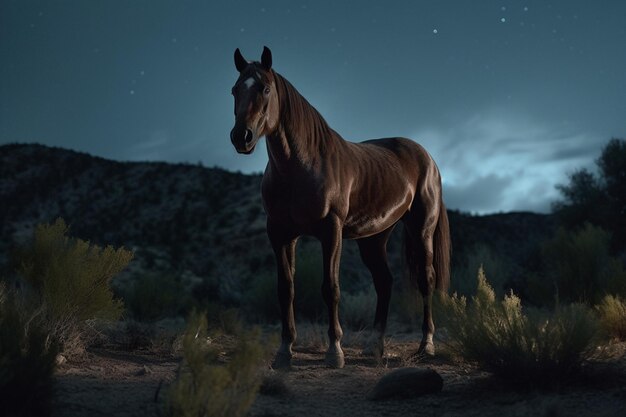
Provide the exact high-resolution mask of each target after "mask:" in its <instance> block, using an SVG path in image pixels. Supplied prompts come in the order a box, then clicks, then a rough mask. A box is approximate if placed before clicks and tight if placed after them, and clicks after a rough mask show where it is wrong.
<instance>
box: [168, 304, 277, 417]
mask: <svg viewBox="0 0 626 417" xmlns="http://www.w3.org/2000/svg"><path fill="white" fill-rule="evenodd" d="M235 327H238V326H235ZM215 337H216V334H213V335H209V330H208V324H207V318H206V316H205V315H202V314H196V313H193V314H192V315H191V317H190V319H189V321H188V325H187V329H186V331H185V334H184V336H183V359H184V368H183V369H182V372H181V373H180V375H179V378H178V380H176V381H175V382H174V383H173V384H172V386H171V387H170V389H169V393H168V397H167V403H166V414H168V415H169V416H172V417H180V416H185V417H211V416H233V417H237V416H243V415H245V414H246V413H247V411H248V410H249V408H250V407H251V406H252V403H253V402H254V399H255V398H256V396H257V393H258V391H259V387H260V386H261V382H262V379H263V378H262V373H261V369H260V368H261V363H262V361H263V360H264V359H265V356H266V353H267V352H266V351H265V349H264V347H263V345H262V344H261V342H260V341H259V332H258V330H257V331H250V332H245V331H243V330H241V329H240V330H238V332H237V334H236V335H235V338H236V340H235V346H234V350H233V351H232V353H231V355H230V358H229V360H228V361H227V362H226V363H221V362H222V361H221V359H222V358H221V357H220V352H221V350H222V349H221V347H220V346H218V345H217V344H216V343H215V342H214V338H215Z"/></svg>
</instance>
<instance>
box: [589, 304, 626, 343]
mask: <svg viewBox="0 0 626 417" xmlns="http://www.w3.org/2000/svg"><path fill="white" fill-rule="evenodd" d="M596 310H597V311H598V314H599V316H600V323H601V325H602V327H603V328H604V330H605V331H606V332H607V334H608V335H609V336H611V337H613V338H616V339H619V340H626V302H625V301H624V300H623V299H621V298H620V297H617V296H612V295H607V296H606V297H604V298H603V299H602V302H601V303H600V304H598V306H597V307H596Z"/></svg>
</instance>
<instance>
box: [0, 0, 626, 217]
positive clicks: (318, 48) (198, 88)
mask: <svg viewBox="0 0 626 417" xmlns="http://www.w3.org/2000/svg"><path fill="white" fill-rule="evenodd" d="M263 45H267V46H268V47H270V48H271V50H272V52H273V58H274V69H275V70H276V71H278V72H279V73H281V74H282V75H283V76H285V77H286V78H287V79H288V80H290V81H291V82H292V83H293V84H294V86H295V87H296V88H297V89H298V90H299V91H300V92H301V93H302V94H303V95H304V96H305V97H306V98H307V99H308V100H309V102H310V103H311V104H313V105H314V106H315V107H316V108H317V109H318V110H319V111H320V112H321V114H322V115H323V116H324V117H325V118H326V120H327V121H328V122H329V124H330V125H331V127H333V128H334V129H335V130H336V131H338V132H339V133H340V134H342V135H343V136H344V138H346V139H348V140H353V141H361V140H365V139H370V138H377V137H388V136H406V137H410V138H412V139H414V140H416V141H417V142H419V143H421V144H422V145H424V146H425V147H426V149H427V150H429V151H430V152H431V154H432V155H433V156H434V157H435V160H436V161H437V163H438V165H439V167H440V169H441V171H442V175H443V180H444V189H445V200H446V203H447V205H448V206H449V207H451V208H457V209H461V210H464V211H471V212H478V213H487V212H498V211H510V210H534V211H542V212H546V211H548V210H549V208H550V202H551V201H552V200H554V199H555V198H556V197H557V196H558V193H557V191H556V190H555V188H554V185H555V184H557V183H564V182H565V181H566V179H567V173H569V172H572V171H573V170H574V169H576V168H579V167H593V166H594V161H595V159H596V158H597V157H598V156H599V154H600V151H601V149H602V147H603V146H604V145H605V144H606V143H607V142H608V140H609V139H611V138H612V137H620V138H624V137H626V1H623V0H614V1H609V0H605V1H597V2H594V1H591V0H586V1H582V0H560V1H522V0H510V1H490V0H484V1H470V0H458V1H452V0H450V1H443V0H441V1H415V0H414V1H402V2H399V1H339V0H335V1H319V0H318V1H244V0H239V1H210V2H209V1H202V2H200V1H193V2H192V1H156V0H149V1H137V0H135V1H113V0H106V1H105V0H101V1H88V0H78V1H50V0H46V1H27V0H15V1H9V0H0V144H2V143H9V142H38V143H42V144H47V145H54V146H62V147H66V148H71V149H75V150H79V151H85V152H89V153H91V154H94V155H98V156H102V157H106V158H112V159H116V160H132V161H139V160H151V161H152V160H164V161H169V162H191V163H197V162H199V161H201V162H202V163H203V164H204V165H205V166H214V165H215V166H220V167H224V168H226V169H229V170H241V171H243V172H260V171H262V170H263V169H264V167H265V164H266V162H267V153H266V150H265V146H264V145H263V144H261V145H260V146H258V147H257V149H256V151H255V153H254V154H253V155H251V156H243V155H238V154H237V153H236V152H235V150H234V149H233V147H232V145H231V143H230V138H229V133H230V129H231V128H232V125H233V122H234V116H233V102H232V97H231V95H230V89H231V87H232V85H233V83H234V82H235V80H236V78H237V75H238V74H237V72H236V70H235V68H234V64H233V51H234V50H235V48H237V47H239V48H241V50H242V52H243V54H244V56H245V57H246V58H247V59H249V60H252V59H254V60H259V59H260V54H261V51H262V49H263Z"/></svg>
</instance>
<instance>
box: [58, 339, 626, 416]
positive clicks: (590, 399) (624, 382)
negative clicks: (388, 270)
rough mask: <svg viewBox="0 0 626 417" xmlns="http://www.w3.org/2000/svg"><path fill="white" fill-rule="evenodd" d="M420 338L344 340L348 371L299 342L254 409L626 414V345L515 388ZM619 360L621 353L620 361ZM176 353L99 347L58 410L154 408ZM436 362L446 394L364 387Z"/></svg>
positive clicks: (74, 374)
mask: <svg viewBox="0 0 626 417" xmlns="http://www.w3.org/2000/svg"><path fill="white" fill-rule="evenodd" d="M415 348H416V344H415V343H408V342H393V341H391V342H390V343H389V345H388V347H387V354H386V356H385V358H384V359H383V361H382V362H381V363H377V362H376V361H375V360H374V359H373V358H371V357H366V356H363V355H361V353H360V350H359V349H356V348H346V349H345V353H346V366H345V368H344V369H329V368H327V367H326V366H325V365H324V362H323V350H321V349H315V348H308V349H299V350H298V349H296V356H295V359H294V367H293V369H292V370H290V371H281V372H279V371H274V370H270V369H268V370H267V379H268V380H271V381H274V382H273V385H274V386H275V387H278V388H282V389H270V390H269V392H268V393H266V394H260V395H259V396H258V398H257V400H256V402H255V403H254V405H253V407H252V410H251V411H250V415H251V416H253V417H271V416H275V417H287V416H337V417H339V416H355V415H357V416H359V417H367V416H396V415H397V416H412V415H416V416H417V415H419V416H481V417H484V416H546V417H552V416H573V415H576V416H624V415H626V358H625V357H624V351H626V344H621V345H617V346H616V347H615V348H614V351H615V352H616V353H615V354H614V358H613V359H612V360H611V361H610V362H598V363H594V364H591V365H590V366H588V369H587V370H585V372H584V375H586V376H585V377H584V378H579V379H578V380H577V381H574V382H569V383H567V384H564V385H563V386H562V387H561V388H555V389H552V390H550V391H538V390H528V389H525V390H519V389H516V388H513V387H511V386H510V385H507V384H503V383H502V382H501V381H499V380H497V379H495V378H493V377H491V376H490V375H489V374H487V373H485V372H481V371H478V370H476V369H475V368H473V367H471V366H468V365H463V364H459V363H456V362H455V361H453V360H450V359H448V358H446V357H445V355H440V356H439V357H437V358H434V359H430V360H428V361H424V362H417V363H415V362H413V363H410V362H407V360H405V359H403V358H406V357H407V356H408V355H407V352H409V351H412V350H414V349H415ZM616 358H617V359H616ZM178 366H179V359H177V358H176V357H174V356H171V355H158V354H155V353H149V352H141V351H137V352H123V351H119V350H115V349H108V348H107V349H105V348H103V349H97V350H92V351H90V352H89V353H88V356H87V357H86V358H85V359H84V360H82V361H80V362H74V363H65V364H63V365H61V367H60V369H59V371H58V372H57V381H58V387H57V390H58V391H57V393H58V395H57V398H58V399H57V403H56V407H55V413H54V416H55V417H57V416H58V417H79V416H90V417H92V416H93V417H97V416H118V417H131V416H141V417H145V416H158V415H160V414H159V410H160V408H161V405H160V404H159V401H161V400H162V399H163V395H164V392H165V389H166V387H167V385H168V384H169V383H170V382H171V381H173V380H174V379H175V377H176V373H177V369H178ZM405 366H414V367H430V368H432V369H434V370H436V371H437V372H439V373H440V375H441V376H442V377H443V381H444V387H443V390H442V391H441V392H440V393H437V394H430V395H426V396H423V397H420V398H415V399H408V400H387V401H371V400H369V399H368V398H367V394H368V392H369V391H370V390H371V389H372V388H373V387H374V385H375V384H376V382H377V381H378V380H379V379H380V378H381V377H382V376H383V375H385V374H387V373H388V372H391V371H392V370H394V369H397V368H400V367H405Z"/></svg>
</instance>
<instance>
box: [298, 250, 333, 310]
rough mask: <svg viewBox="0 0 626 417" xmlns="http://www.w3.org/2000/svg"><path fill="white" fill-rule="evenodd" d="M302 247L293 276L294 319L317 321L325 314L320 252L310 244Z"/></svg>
mask: <svg viewBox="0 0 626 417" xmlns="http://www.w3.org/2000/svg"><path fill="white" fill-rule="evenodd" d="M303 246H304V245H303ZM303 249H306V250H302V251H298V256H297V259H296V274H295V278H294V280H295V282H294V287H295V301H294V308H295V314H296V319H297V320H310V321H319V320H321V319H322V318H324V317H325V314H326V304H324V300H323V298H322V289H321V288H322V280H323V276H324V273H323V263H322V254H321V251H320V250H319V249H317V248H316V249H313V248H312V247H311V245H309V246H307V247H306V248H303Z"/></svg>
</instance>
